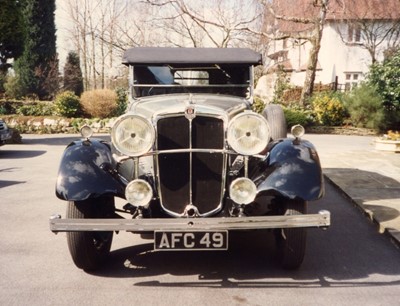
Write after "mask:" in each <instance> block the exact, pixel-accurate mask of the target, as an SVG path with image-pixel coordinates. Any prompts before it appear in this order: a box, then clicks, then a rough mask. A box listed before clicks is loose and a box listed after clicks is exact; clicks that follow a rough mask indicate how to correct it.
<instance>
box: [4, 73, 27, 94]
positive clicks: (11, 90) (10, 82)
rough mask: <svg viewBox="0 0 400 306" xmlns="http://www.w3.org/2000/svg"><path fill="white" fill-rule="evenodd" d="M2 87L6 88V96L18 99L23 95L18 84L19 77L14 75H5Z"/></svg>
mask: <svg viewBox="0 0 400 306" xmlns="http://www.w3.org/2000/svg"><path fill="white" fill-rule="evenodd" d="M4 89H5V90H6V96H8V97H11V98H13V99H20V98H22V96H23V89H22V87H21V85H20V82H19V78H18V77H16V76H8V77H7V81H6V83H5V84H4Z"/></svg>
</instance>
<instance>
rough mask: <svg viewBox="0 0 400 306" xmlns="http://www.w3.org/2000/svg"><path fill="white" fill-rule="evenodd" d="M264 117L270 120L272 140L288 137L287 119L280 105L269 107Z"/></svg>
mask: <svg viewBox="0 0 400 306" xmlns="http://www.w3.org/2000/svg"><path fill="white" fill-rule="evenodd" d="M263 116H264V117H265V118H266V119H267V120H268V123H269V127H270V129H271V131H270V132H271V139H272V140H278V139H282V138H286V137H287V125H286V118H285V114H284V112H283V109H282V107H281V106H280V105H276V104H270V105H267V106H266V107H265V109H264V111H263Z"/></svg>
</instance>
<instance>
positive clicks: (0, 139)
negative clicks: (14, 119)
mask: <svg viewBox="0 0 400 306" xmlns="http://www.w3.org/2000/svg"><path fill="white" fill-rule="evenodd" d="M11 138H12V132H11V130H10V129H9V128H8V126H7V124H6V123H5V122H4V120H2V119H0V146H2V145H4V144H5V143H6V141H7V140H9V139H11Z"/></svg>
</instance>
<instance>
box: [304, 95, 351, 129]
mask: <svg viewBox="0 0 400 306" xmlns="http://www.w3.org/2000/svg"><path fill="white" fill-rule="evenodd" d="M311 105H312V107H313V112H314V116H315V120H316V122H317V123H319V124H322V125H328V126H340V125H342V124H343V121H344V120H345V119H346V117H347V111H346V108H345V106H344V104H343V102H342V101H341V99H340V96H339V95H337V94H334V93H333V94H332V93H321V94H318V95H316V96H314V97H313V98H312V100H311Z"/></svg>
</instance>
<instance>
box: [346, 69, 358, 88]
mask: <svg viewBox="0 0 400 306" xmlns="http://www.w3.org/2000/svg"><path fill="white" fill-rule="evenodd" d="M361 77H362V73H361V72H346V73H345V80H346V81H345V90H351V89H353V88H355V87H357V85H358V84H359V83H360V82H361Z"/></svg>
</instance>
